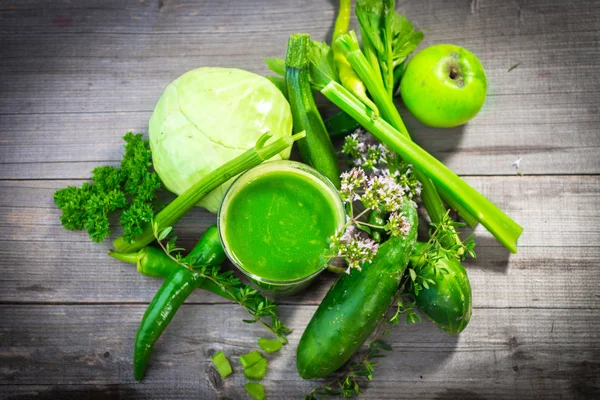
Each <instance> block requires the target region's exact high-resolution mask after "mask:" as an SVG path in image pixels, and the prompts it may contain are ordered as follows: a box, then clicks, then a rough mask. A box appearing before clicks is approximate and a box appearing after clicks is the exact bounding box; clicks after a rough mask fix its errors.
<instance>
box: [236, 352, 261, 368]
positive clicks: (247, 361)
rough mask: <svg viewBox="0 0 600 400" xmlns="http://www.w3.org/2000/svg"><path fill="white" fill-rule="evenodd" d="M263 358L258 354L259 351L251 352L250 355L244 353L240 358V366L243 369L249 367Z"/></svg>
mask: <svg viewBox="0 0 600 400" xmlns="http://www.w3.org/2000/svg"><path fill="white" fill-rule="evenodd" d="M263 358H264V357H263V356H262V354H260V351H258V350H253V351H251V352H250V353H246V354H243V355H241V356H240V364H242V367H244V368H246V367H251V366H253V365H254V364H256V363H257V362H259V361H260V360H262V359H263Z"/></svg>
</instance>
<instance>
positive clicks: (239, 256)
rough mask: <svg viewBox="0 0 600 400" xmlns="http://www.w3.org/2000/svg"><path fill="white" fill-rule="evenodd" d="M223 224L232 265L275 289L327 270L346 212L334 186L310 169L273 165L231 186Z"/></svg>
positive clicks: (296, 164) (282, 163)
mask: <svg viewBox="0 0 600 400" xmlns="http://www.w3.org/2000/svg"><path fill="white" fill-rule="evenodd" d="M240 181H241V182H240ZM223 207H225V208H226V209H225V210H224V209H223ZM219 222H220V225H221V226H220V228H221V235H222V236H221V237H222V240H223V242H224V244H225V248H226V249H227V251H228V253H229V255H230V257H231V258H232V261H233V262H234V263H236V264H237V265H238V266H239V267H240V268H241V269H242V270H243V271H244V272H246V273H247V274H249V275H250V276H252V277H253V278H257V279H258V280H260V281H262V282H268V283H275V284H276V283H278V282H290V281H299V280H302V279H303V278H307V277H310V276H311V275H313V274H315V273H316V272H318V271H320V270H322V269H323V267H324V266H325V265H326V264H327V262H328V259H327V258H326V257H325V252H326V251H327V250H328V247H329V243H328V239H329V237H330V236H331V235H333V234H334V233H335V232H336V230H337V229H338V228H339V227H340V226H341V225H342V224H343V223H344V209H343V206H342V204H341V201H340V199H339V196H338V195H337V192H336V191H335V189H334V188H333V186H332V185H331V184H330V183H329V182H328V181H325V180H324V179H323V178H322V177H321V176H319V175H318V173H316V171H314V170H312V168H309V167H307V166H305V165H304V164H300V163H295V162H291V161H275V162H269V163H265V164H262V165H261V166H259V167H257V168H255V169H253V170H251V171H249V172H247V173H246V174H245V175H244V176H242V177H241V178H240V180H238V181H237V182H236V183H235V184H234V186H232V188H231V189H230V191H229V192H228V194H227V196H226V198H225V200H224V202H223V206H222V209H221V214H220V216H219Z"/></svg>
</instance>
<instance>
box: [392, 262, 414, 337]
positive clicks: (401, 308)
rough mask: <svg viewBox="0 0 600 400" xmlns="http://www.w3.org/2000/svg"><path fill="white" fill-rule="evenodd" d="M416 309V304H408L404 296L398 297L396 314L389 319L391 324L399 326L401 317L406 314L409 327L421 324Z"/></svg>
mask: <svg viewBox="0 0 600 400" xmlns="http://www.w3.org/2000/svg"><path fill="white" fill-rule="evenodd" d="M411 271H412V269H411ZM411 276H412V275H411ZM416 308H417V305H416V302H414V301H412V302H406V301H405V299H404V296H403V295H400V296H398V301H397V305H396V312H395V313H394V315H393V316H392V318H390V319H389V322H390V324H393V325H398V324H399V323H400V315H402V314H406V324H407V325H410V324H414V323H417V322H421V317H420V316H419V314H417V313H416V312H415V311H414V310H415V309H416Z"/></svg>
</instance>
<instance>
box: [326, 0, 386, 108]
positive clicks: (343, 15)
mask: <svg viewBox="0 0 600 400" xmlns="http://www.w3.org/2000/svg"><path fill="white" fill-rule="evenodd" d="M350 11H351V1H350V0H340V2H339V8H338V15H337V18H336V19H335V26H334V28H333V37H332V39H331V42H332V43H334V42H335V40H336V39H337V38H338V37H339V36H340V35H342V34H344V33H346V32H347V31H348V27H349V26H350ZM332 49H333V61H334V62H335V65H336V67H337V70H338V73H339V76H340V82H341V83H342V85H344V87H345V88H346V89H348V90H349V91H350V92H352V93H353V94H354V95H355V96H356V97H358V98H359V99H360V100H361V101H362V102H363V103H365V104H366V105H367V106H368V107H369V108H371V110H373V111H374V112H375V113H376V114H379V110H378V109H377V106H376V105H375V103H373V102H372V101H371V99H369V96H367V90H366V88H365V85H364V83H363V82H362V81H361V80H360V78H359V77H358V76H357V75H356V73H355V72H354V70H353V69H352V66H350V64H349V63H348V60H346V57H345V56H344V53H342V51H341V50H340V49H339V48H337V46H336V45H333V46H332Z"/></svg>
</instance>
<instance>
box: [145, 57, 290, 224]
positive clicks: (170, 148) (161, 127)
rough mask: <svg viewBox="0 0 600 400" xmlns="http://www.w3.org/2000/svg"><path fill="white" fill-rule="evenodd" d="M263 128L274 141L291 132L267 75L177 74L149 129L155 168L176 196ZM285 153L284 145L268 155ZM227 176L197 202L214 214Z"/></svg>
mask: <svg viewBox="0 0 600 400" xmlns="http://www.w3.org/2000/svg"><path fill="white" fill-rule="evenodd" d="M265 132H270V133H271V135H272V136H273V140H275V139H277V138H281V137H289V136H291V134H292V116H291V113H290V108H289V105H288V103H287V101H285V98H284V97H283V95H282V94H281V93H280V92H279V90H277V88H276V87H275V86H274V85H273V84H272V83H271V82H269V81H268V80H267V79H266V78H264V77H262V76H260V75H256V74H254V73H251V72H248V71H244V70H241V69H235V68H209V67H205V68H198V69H195V70H192V71H189V72H186V73H185V74H183V75H182V76H180V77H179V78H177V79H176V80H175V81H173V82H172V83H171V84H169V85H168V86H167V88H166V89H165V91H164V93H163V95H162V96H161V98H160V100H159V101H158V103H157V105H156V108H155V110H154V113H153V114H152V117H151V118H150V123H149V127H148V135H149V138H150V146H151V147H152V153H153V155H154V160H153V162H154V168H155V169H156V172H157V173H158V175H159V176H160V179H161V180H162V182H163V183H164V185H165V187H166V188H167V189H169V190H170V191H172V192H174V193H176V194H182V193H184V192H185V191H186V190H187V189H188V188H190V187H191V186H192V185H193V184H194V183H195V182H197V181H198V180H199V179H202V178H203V177H205V176H207V175H208V174H209V173H211V172H212V171H214V170H215V169H217V168H219V167H220V166H222V165H223V164H225V163H226V162H228V161H231V160H233V159H234V158H236V157H238V156H240V155H241V154H242V153H243V152H244V151H246V150H248V149H251V148H252V147H253V146H254V144H255V143H256V141H257V140H258V139H259V138H260V137H261V135H262V134H264V133H265ZM289 155H290V149H289V148H284V149H282V150H281V151H280V152H278V153H276V154H274V155H273V156H272V157H273V158H274V159H287V158H288V157H289ZM270 158H271V157H270ZM230 178H232V177H229V178H228V180H227V181H225V182H221V184H219V185H218V186H217V187H215V188H213V189H212V190H211V191H210V193H207V195H206V196H204V197H203V198H202V199H199V201H198V205H200V206H202V207H205V208H206V209H208V210H209V211H211V212H216V211H217V209H218V207H219V204H220V202H221V199H222V198H223V195H224V194H225V190H226V189H227V187H228V186H229V184H230V183H231V181H230Z"/></svg>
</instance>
